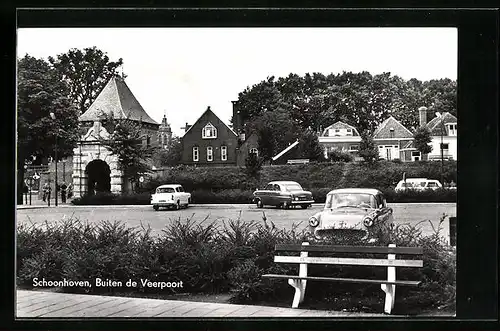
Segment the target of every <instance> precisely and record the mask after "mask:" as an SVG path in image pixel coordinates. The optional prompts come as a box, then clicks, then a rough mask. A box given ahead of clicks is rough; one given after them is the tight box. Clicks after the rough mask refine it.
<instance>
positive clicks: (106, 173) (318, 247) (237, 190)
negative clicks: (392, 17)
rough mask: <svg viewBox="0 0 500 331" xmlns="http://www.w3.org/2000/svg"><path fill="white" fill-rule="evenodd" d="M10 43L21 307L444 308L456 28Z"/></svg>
mask: <svg viewBox="0 0 500 331" xmlns="http://www.w3.org/2000/svg"><path fill="white" fill-rule="evenodd" d="M16 43H17V46H16V55H17V69H16V77H17V79H16V88H17V90H16V94H17V100H16V103H17V104H16V108H17V113H16V118H17V119H16V123H17V128H16V130H17V140H16V145H17V155H16V175H17V178H16V186H17V191H16V199H17V200H16V202H17V206H16V234H15V236H16V267H15V268H16V269H15V277H16V291H15V293H16V302H15V306H14V311H15V315H16V318H18V319H23V318H35V319H36V320H44V319H50V318H64V319H66V318H67V319H71V318H116V319H122V318H131V319H133V318H148V319H156V318H186V319H188V318H199V319H205V318H225V319H231V318H247V319H259V318H285V317H289V318H295V319H302V318H310V317H315V318H360V319H362V318H369V319H377V318H388V317H390V318H395V319H398V318H400V319H413V318H415V319H418V318H421V317H425V318H439V317H450V318H455V317H456V291H457V285H456V278H457V277H456V270H457V258H456V256H457V246H460V240H458V242H457V222H458V219H457V192H458V190H460V188H459V187H458V186H457V182H458V180H457V176H458V172H457V163H458V160H459V158H460V157H461V155H459V154H460V153H459V151H458V144H457V139H458V137H459V136H460V135H459V128H458V113H457V108H458V106H457V104H458V101H457V100H458V99H457V90H458V86H457V77H458V58H459V57H458V29H457V28H455V27H238V28H236V27H57V28H35V27H20V28H18V29H17V41H16ZM461 123H462V122H461ZM471 194H472V193H471Z"/></svg>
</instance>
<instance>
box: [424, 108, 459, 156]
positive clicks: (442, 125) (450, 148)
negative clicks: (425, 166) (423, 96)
mask: <svg viewBox="0 0 500 331" xmlns="http://www.w3.org/2000/svg"><path fill="white" fill-rule="evenodd" d="M419 112H420V125H421V126H423V125H425V126H427V127H428V128H429V130H430V131H431V137H432V141H431V146H432V152H430V153H429V154H427V159H428V160H441V148H440V144H441V141H442V142H443V158H444V159H445V160H458V145H457V136H458V131H457V118H456V117H455V116H453V115H452V114H450V113H448V112H446V113H443V114H442V115H441V116H440V117H437V116H436V117H434V118H433V119H432V120H430V121H429V123H426V122H427V110H426V109H425V108H424V109H419ZM424 123H426V124H424Z"/></svg>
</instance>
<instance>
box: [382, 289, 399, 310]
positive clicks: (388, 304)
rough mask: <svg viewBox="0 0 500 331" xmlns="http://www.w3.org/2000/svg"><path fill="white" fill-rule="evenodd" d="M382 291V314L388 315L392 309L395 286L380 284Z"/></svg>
mask: <svg viewBox="0 0 500 331" xmlns="http://www.w3.org/2000/svg"><path fill="white" fill-rule="evenodd" d="M380 286H381V287H382V291H384V292H385V304H384V313H386V314H390V313H391V311H392V308H394V299H395V297H396V285H390V284H382V285H380Z"/></svg>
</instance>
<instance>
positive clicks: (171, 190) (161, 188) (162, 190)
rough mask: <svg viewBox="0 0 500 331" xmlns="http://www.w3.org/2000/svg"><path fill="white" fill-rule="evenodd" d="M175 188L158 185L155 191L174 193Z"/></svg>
mask: <svg viewBox="0 0 500 331" xmlns="http://www.w3.org/2000/svg"><path fill="white" fill-rule="evenodd" d="M174 192H175V190H174V189H173V188H171V187H160V188H158V189H156V193H174Z"/></svg>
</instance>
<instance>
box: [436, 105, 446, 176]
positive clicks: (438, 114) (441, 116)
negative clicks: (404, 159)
mask: <svg viewBox="0 0 500 331" xmlns="http://www.w3.org/2000/svg"><path fill="white" fill-rule="evenodd" d="M436 116H437V117H439V120H440V121H441V129H440V130H439V131H440V133H441V144H440V147H441V184H442V185H444V181H443V167H444V155H443V130H445V131H446V129H445V127H444V122H443V120H444V116H443V115H442V114H441V113H439V112H436Z"/></svg>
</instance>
